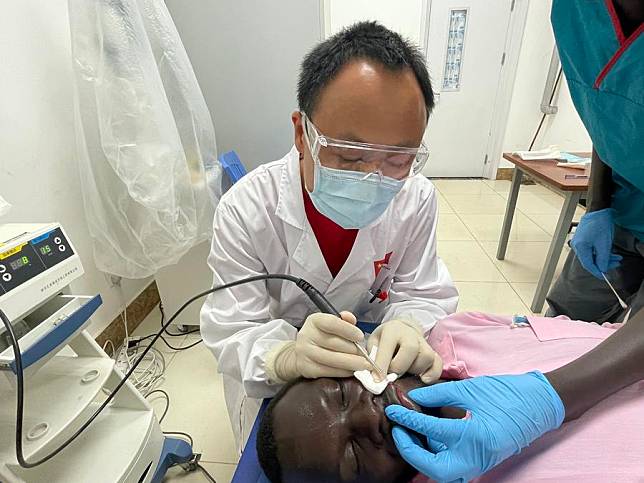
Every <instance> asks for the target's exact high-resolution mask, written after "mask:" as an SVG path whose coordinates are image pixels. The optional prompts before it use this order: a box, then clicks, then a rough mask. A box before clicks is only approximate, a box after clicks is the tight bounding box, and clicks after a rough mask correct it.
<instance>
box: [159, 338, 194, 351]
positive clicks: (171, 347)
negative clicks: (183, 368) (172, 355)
mask: <svg viewBox="0 0 644 483" xmlns="http://www.w3.org/2000/svg"><path fill="white" fill-rule="evenodd" d="M161 340H162V341H163V343H164V344H165V345H167V346H168V347H169V348H170V349H172V350H173V351H185V350H188V349H192V348H193V347H194V346H196V345H199V344H201V343H202V342H203V339H199V340H198V341H196V342H193V343H192V344H190V345H187V346H185V347H174V346H172V345H170V343H169V342H168V341H167V340H165V339H164V338H163V337H161Z"/></svg>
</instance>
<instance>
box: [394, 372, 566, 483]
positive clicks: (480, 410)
mask: <svg viewBox="0 0 644 483" xmlns="http://www.w3.org/2000/svg"><path fill="white" fill-rule="evenodd" d="M409 397H411V398H412V399H413V400H414V401H416V402H417V403H418V404H420V405H421V406H426V407H439V406H450V407H458V408H461V409H466V410H469V414H468V417H466V418H465V419H439V418H435V417H433V416H427V415H424V414H422V413H419V412H416V411H410V410H409V409H406V408H403V407H402V406H389V407H387V408H386V410H385V411H386V414H387V416H388V417H389V419H391V420H392V421H394V422H396V423H398V424H399V425H400V426H397V427H394V430H393V437H394V441H395V442H396V446H397V447H398V451H400V454H401V456H402V457H403V458H404V459H405V461H407V462H408V463H409V464H410V465H412V466H413V467H414V468H416V469H417V470H418V471H420V472H422V473H423V474H425V475H427V476H429V477H430V478H432V479H434V480H437V481H453V480H458V479H459V478H462V479H463V480H465V481H469V480H471V479H473V478H476V477H477V476H480V475H482V474H483V473H485V472H486V471H488V470H490V469H491V468H493V467H495V466H496V465H498V464H499V463H501V462H502V461H503V460H505V459H506V458H508V457H510V456H512V455H515V454H517V453H519V452H520V451H521V449H522V448H525V447H526V446H528V445H529V444H530V443H532V441H534V440H535V439H537V438H539V437H540V436H542V435H543V434H544V433H547V432H548V431H551V430H553V429H556V428H558V427H559V426H561V423H562V422H563V420H564V416H565V409H564V406H563V403H562V402H561V398H560V397H559V395H558V394H557V392H556V391H555V390H554V388H553V387H552V385H551V384H550V383H549V382H548V380H547V379H546V377H545V376H544V375H543V374H542V373H541V372H538V371H534V372H529V373H527V374H521V375H516V376H485V377H475V378H473V379H467V380H464V381H456V382H448V383H444V384H436V385H433V386H431V387H425V388H421V389H415V390H413V391H410V392H409ZM404 428H408V429H411V430H412V431H415V432H416V433H419V434H421V435H424V436H425V437H426V438H427V442H428V445H429V447H430V448H431V450H432V452H429V451H427V450H426V449H425V448H424V447H422V446H420V445H419V442H418V439H417V438H415V437H414V435H413V434H411V433H408V432H407V431H406V430H405V429H404Z"/></svg>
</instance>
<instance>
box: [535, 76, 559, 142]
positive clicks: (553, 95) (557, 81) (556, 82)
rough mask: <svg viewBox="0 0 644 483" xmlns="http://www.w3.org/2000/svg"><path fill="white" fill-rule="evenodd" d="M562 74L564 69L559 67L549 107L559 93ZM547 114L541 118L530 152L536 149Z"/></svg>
mask: <svg viewBox="0 0 644 483" xmlns="http://www.w3.org/2000/svg"><path fill="white" fill-rule="evenodd" d="M561 72H562V69H561V67H559V72H557V78H556V79H555V83H554V85H553V86H552V92H551V93H550V100H549V101H548V105H552V100H553V99H554V98H555V93H556V92H557V87H558V86H559V81H560V80H561ZM546 116H547V114H546V113H545V112H544V113H543V116H541V121H540V122H539V126H538V127H537V130H536V131H535V133H534V137H533V138H532V142H531V143H530V147H529V148H528V151H532V148H533V147H534V143H535V142H536V140H537V137H538V136H539V132H541V127H542V126H543V122H544V121H545V120H546Z"/></svg>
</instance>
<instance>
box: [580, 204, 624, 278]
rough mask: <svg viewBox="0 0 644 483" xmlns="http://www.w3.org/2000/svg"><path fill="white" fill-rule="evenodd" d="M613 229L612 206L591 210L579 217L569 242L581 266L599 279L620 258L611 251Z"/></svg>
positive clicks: (616, 265)
mask: <svg viewBox="0 0 644 483" xmlns="http://www.w3.org/2000/svg"><path fill="white" fill-rule="evenodd" d="M613 231H614V226H613V209H612V208H606V209H603V210H599V211H591V212H589V213H586V214H585V215H584V216H582V217H581V220H579V225H578V226H577V230H575V235H574V236H573V238H572V241H571V242H570V245H571V246H572V249H573V250H574V251H575V254H576V255H577V258H578V259H579V262H580V263H581V264H582V266H583V267H584V268H585V269H586V270H588V271H589V272H590V273H592V274H593V275H594V276H595V277H597V278H599V279H600V280H602V279H603V277H602V273H606V272H609V271H610V270H613V269H615V268H617V267H619V263H620V261H621V260H622V257H621V256H620V255H615V254H614V253H611V250H612V249H613Z"/></svg>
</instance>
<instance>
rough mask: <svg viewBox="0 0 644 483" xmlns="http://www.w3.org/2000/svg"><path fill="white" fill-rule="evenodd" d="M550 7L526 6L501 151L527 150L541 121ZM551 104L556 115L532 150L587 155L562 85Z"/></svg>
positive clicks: (586, 141)
mask: <svg viewBox="0 0 644 483" xmlns="http://www.w3.org/2000/svg"><path fill="white" fill-rule="evenodd" d="M551 5H552V1H551V0H532V1H531V2H530V7H529V10H528V18H527V22H526V28H525V33H524V38H523V44H522V48H521V53H520V56H519V64H518V67H517V76H516V80H515V84H514V91H513V94H512V104H511V107H510V114H509V117H508V124H507V130H506V133H505V139H504V142H503V151H518V150H527V149H528V147H529V145H530V141H531V140H532V137H533V136H534V133H535V131H536V129H537V126H538V124H539V121H540V120H541V116H542V113H541V111H540V109H539V106H540V104H541V96H542V95H543V87H544V85H545V82H546V76H547V73H548V65H549V63H550V55H551V53H552V48H553V46H554V36H553V33H552V27H551V25H550V8H551ZM553 103H554V104H555V105H557V106H558V107H559V111H558V112H557V114H554V115H549V116H547V117H546V121H545V122H544V125H543V127H542V130H541V134H540V135H539V137H538V138H537V141H536V143H535V146H534V149H539V148H543V147H547V146H549V145H551V144H557V145H559V147H560V148H561V149H564V150H570V151H589V150H590V148H591V145H592V143H591V141H590V138H589V136H588V133H587V132H586V129H585V128H584V126H583V124H582V123H581V120H580V119H579V116H578V115H577V111H575V108H574V106H573V104H572V100H571V99H570V93H569V91H568V86H567V84H566V83H565V81H563V82H562V83H561V85H560V87H559V93H558V95H557V96H555V99H554V101H553ZM507 166H512V165H511V164H510V163H508V162H507V161H505V160H503V161H502V162H501V167H507Z"/></svg>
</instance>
